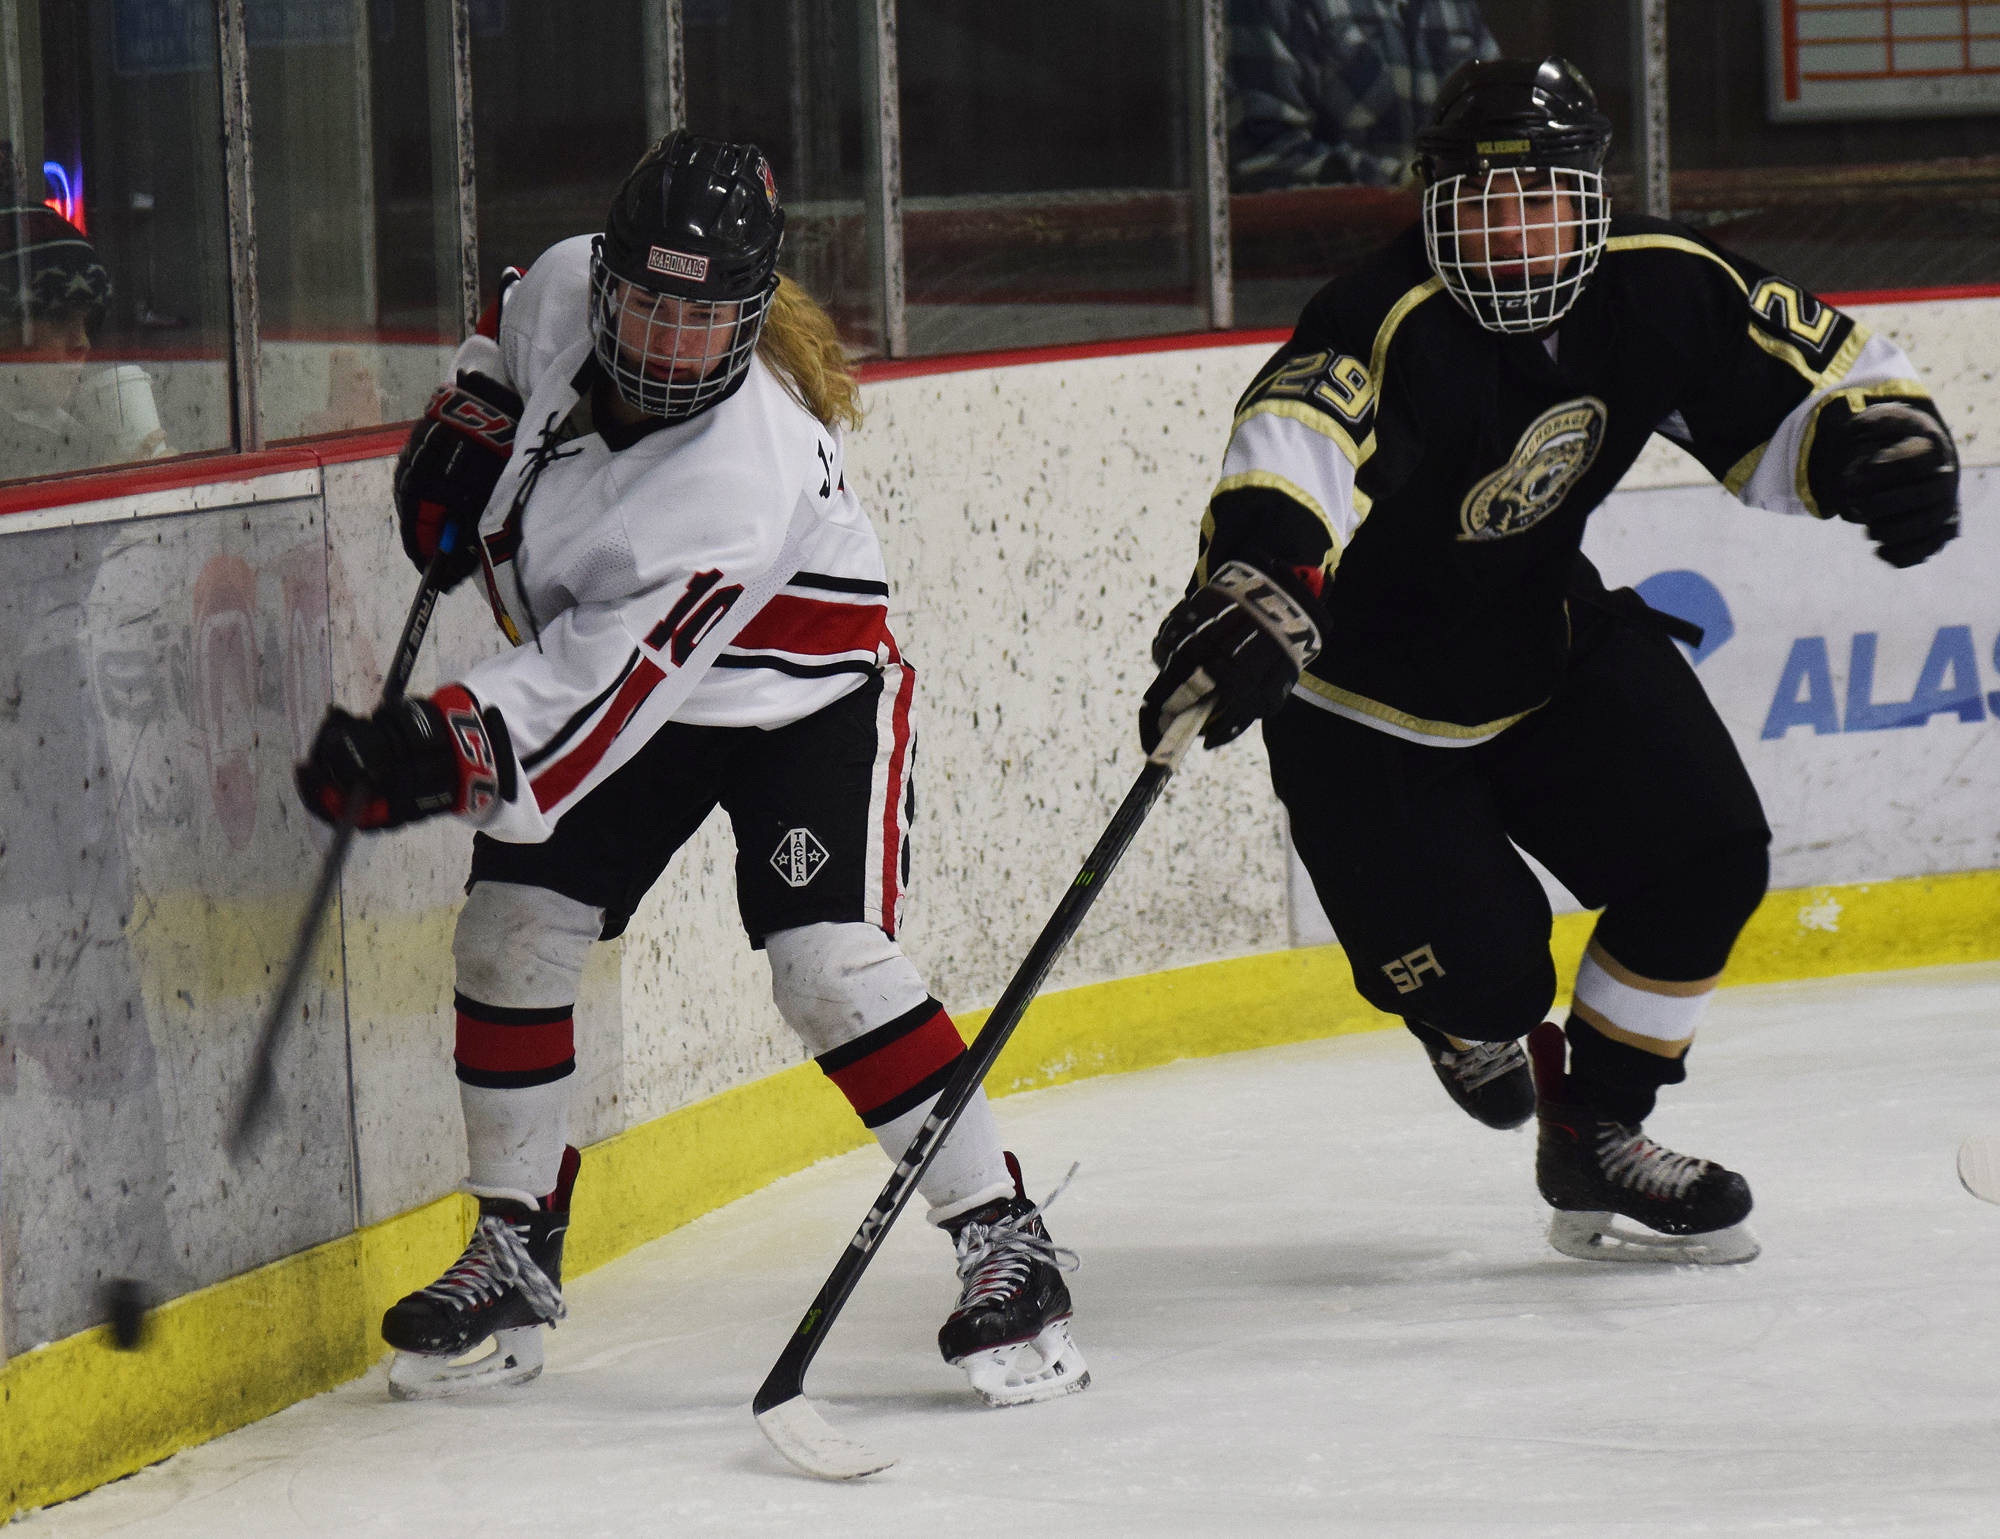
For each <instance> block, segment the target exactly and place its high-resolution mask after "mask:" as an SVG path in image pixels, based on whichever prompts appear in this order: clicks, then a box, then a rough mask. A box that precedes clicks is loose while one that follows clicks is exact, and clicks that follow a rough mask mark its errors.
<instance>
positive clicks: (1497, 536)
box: [1458, 396, 1610, 540]
mask: <svg viewBox="0 0 2000 1539" xmlns="http://www.w3.org/2000/svg"><path fill="white" fill-rule="evenodd" d="M1609 417H1610V413H1609V412H1608V411H1607V410H1606V408H1605V405H1604V403H1603V402H1602V401H1600V400H1598V399H1597V397H1595V396H1585V397H1584V398H1583V399H1582V400H1580V401H1565V402H1563V403H1562V405H1560V406H1555V407H1551V408H1550V409H1549V410H1548V411H1545V412H1543V413H1542V414H1541V416H1539V417H1537V418H1536V419H1535V420H1534V421H1533V422H1531V423H1529V424H1528V430H1527V431H1526V432H1525V433H1523V434H1522V435H1521V441H1520V442H1519V443H1517V444H1515V445H1514V453H1513V455H1512V457H1511V458H1509V459H1508V461H1507V463H1506V464H1505V465H1502V466H1501V467H1500V468H1499V469H1498V470H1496V471H1494V472H1493V474H1492V475H1490V476H1487V477H1486V478H1485V479H1484V480H1482V481H1481V482H1480V483H1479V484H1478V485H1477V486H1475V487H1473V489H1472V490H1471V491H1470V492H1468V493H1467V494H1466V497H1465V501H1464V502H1463V503H1461V504H1460V505H1459V510H1458V521H1459V536H1458V537H1459V538H1460V539H1461V540H1501V539H1505V538H1506V537H1507V536H1508V535H1510V534H1519V533H1521V531H1522V530H1524V529H1532V528H1534V527H1535V525H1537V524H1539V523H1540V522H1541V521H1542V520H1543V519H1545V518H1547V517H1548V516H1549V515H1550V514H1551V513H1553V512H1554V511H1555V510H1556V506H1557V504H1559V503H1560V502H1561V501H1562V500H1563V497H1564V496H1565V494H1567V493H1568V491H1569V489H1570V488H1571V487H1572V486H1575V485H1576V483H1577V482H1578V481H1580V480H1581V479H1582V478H1583V473H1584V472H1585V471H1587V470H1588V469H1590V466H1591V462H1592V461H1593V460H1595V459H1596V458H1597V451H1598V449H1599V448H1600V447H1601V446H1602V445H1603V443H1604V426H1605V423H1606V422H1607V421H1608V420H1609Z"/></svg>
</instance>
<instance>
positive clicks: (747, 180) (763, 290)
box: [591, 128, 785, 422]
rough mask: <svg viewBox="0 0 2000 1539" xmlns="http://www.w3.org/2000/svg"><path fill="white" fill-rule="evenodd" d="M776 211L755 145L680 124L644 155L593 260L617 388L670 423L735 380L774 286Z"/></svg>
mask: <svg viewBox="0 0 2000 1539" xmlns="http://www.w3.org/2000/svg"><path fill="white" fill-rule="evenodd" d="M784 235H785V211H784V209H783V207H781V206H780V204H779V202H778V186H777V183H776V182H775V181H774V180H773V179H772V176H771V166H770V162H769V161H767V160H766V159H765V158H764V155H763V152H762V151H761V150H759V149H758V148H757V146H756V145H754V144H732V143H729V142H727V141H725V140H721V139H705V138H702V137H701V136H700V135H698V134H692V133H689V132H688V131H687V130H686V129H684V128H680V129H675V130H674V132H672V133H671V134H669V135H667V137H666V138H664V139H662V140H660V141H659V142H658V143H657V144H655V145H654V146H653V147H652V148H651V149H649V150H647V151H646V153H645V155H644V156H643V157H641V159H640V161H639V163H638V165H636V166H634V167H633V168H632V171H631V173H630V174H629V175H628V176H627V177H626V178H625V180H624V182H623V183H622V184H621V185H620V186H619V188H618V191H617V193H616V194H615V195H614V196H613V197H612V200H611V211H610V213H609V215H608V216H607V217H606V219H605V222H604V234H603V235H602V236H601V237H599V239H598V242H597V247H596V253H595V257H594V259H593V261H592V263H591V291H592V303H591V330H592V334H593V337H594V340H595V343H596V349H597V356H598V360H599V362H600V363H602V364H603V366H604V368H605V370H606V372H607V373H608V374H609V375H610V377H611V380H612V383H613V385H614V386H615V387H616V389H617V391H618V393H619V395H620V396H621V397H623V398H624V400H625V401H626V402H627V403H628V404H629V405H631V406H633V407H634V408H636V409H637V410H639V411H643V412H645V413H646V414H647V415H648V416H656V417H665V418H666V419H667V420H668V421H670V422H678V421H681V420H684V419H685V418H688V417H691V416H693V415H695V413H697V412H700V411H704V410H706V409H707V408H708V407H710V406H713V405H715V404H716V403H717V402H718V401H721V400H722V399H724V398H725V397H727V396H728V395H730V394H731V393H733V392H734V391H735V390H736V388H737V387H738V386H739V385H741V384H742V382H743V377H744V375H745V374H746V373H747V371H748V370H749V367H750V359H751V356H752V354H753V353H754V351H755V349H756V345H757V336H758V334H759V332H760V331H761V330H762V329H763V324H764V316H765V313H766V312H767V311H768V309H769V308H770V303H771V296H772V294H773V293H774V292H776V290H777V286H778V251H779V248H780V247H781V246H782V245H783V243H784Z"/></svg>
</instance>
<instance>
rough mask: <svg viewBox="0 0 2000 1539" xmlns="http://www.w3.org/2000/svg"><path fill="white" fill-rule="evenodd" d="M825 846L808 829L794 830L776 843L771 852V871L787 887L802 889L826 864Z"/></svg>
mask: <svg viewBox="0 0 2000 1539" xmlns="http://www.w3.org/2000/svg"><path fill="white" fill-rule="evenodd" d="M826 861H827V855H826V846H825V845H823V844H821V843H820V842H819V840H818V839H816V838H815V837H814V836H813V831H812V830H811V829H810V828H795V829H793V830H791V831H790V832H789V833H787V834H786V835H785V837H784V838H783V839H781V840H779V841H778V847H777V848H776V849H775V850H773V851H772V852H771V869H772V870H773V871H775V872H777V873H778V875H779V876H781V877H783V878H784V879H785V885H786V886H787V887H803V886H805V884H806V883H807V882H810V881H811V880H812V879H813V878H814V877H816V876H818V875H819V868H820V867H821V866H823V865H825V864H826Z"/></svg>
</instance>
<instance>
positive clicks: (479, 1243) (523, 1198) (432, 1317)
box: [382, 1149, 579, 1400]
mask: <svg viewBox="0 0 2000 1539" xmlns="http://www.w3.org/2000/svg"><path fill="white" fill-rule="evenodd" d="M578 1158H579V1157H578V1155H577V1152H576V1150H575V1149H565V1150H564V1151H563V1158H562V1167H561V1172H560V1175H559V1178H558V1180H557V1182H556V1189H555V1190H554V1191H553V1192H551V1193H549V1195H548V1196H546V1197H543V1198H541V1199H540V1200H539V1201H537V1200H535V1199H533V1198H530V1197H528V1196H527V1194H526V1193H508V1194H506V1195H504V1196H500V1195H494V1194H491V1193H483V1194H481V1195H480V1198H479V1224H478V1227H477V1228H475V1229H474V1230H473V1232H472V1241H471V1243H470V1244H468V1245H467V1246H466V1247H465V1251H464V1253H463V1254H462V1255H460V1256H459V1258H458V1260H457V1261H455V1262H453V1263H452V1266H451V1268H450V1270H448V1271H447V1272H446V1273H445V1274H444V1276H442V1277H440V1278H439V1279H438V1280H437V1281H436V1282H434V1283H432V1284H431V1285H430V1286H429V1287H428V1288H422V1289H419V1290H418V1291H417V1292H415V1293H412V1294H410V1295H409V1296H408V1297H406V1298H404V1299H401V1300H400V1301H398V1302H397V1303H396V1304H394V1305H392V1306H391V1307H390V1309H389V1312H388V1313H387V1314H385V1315H384V1316H383V1317H382V1339H383V1340H384V1341H386V1342H388V1343H389V1345H390V1346H392V1347H394V1348H396V1357H395V1360H394V1361H393V1362H391V1363H390V1365H389V1393H390V1394H391V1395H394V1396H395V1397H396V1398H397V1399H398V1400H428V1399H435V1398H439V1397H441V1396H445V1395H462V1394H464V1393H466V1392H467V1391H469V1390H474V1389H484V1388H487V1387H489V1386H492V1385H497V1384H525V1383H526V1382H527V1381H528V1380H530V1379H532V1378H534V1377H535V1376H536V1375H538V1374H539V1373H540V1372H541V1371H542V1327H543V1326H545V1325H548V1326H553V1325H554V1324H555V1323H556V1321H558V1320H560V1319H562V1318H563V1316H564V1315H565V1314H566V1313H567V1312H568V1311H567V1309H566V1308H565V1307H564V1304H563V1297H562V1253H563V1236H564V1235H565V1234H567V1233H568V1232H569V1198H570V1191H571V1189H572V1188H573V1187H574V1186H575V1184H576V1170H577V1164H578ZM488 1338H491V1339H492V1342H493V1349H492V1350H491V1351H490V1352H487V1353H486V1354H484V1355H483V1356H480V1357H476V1358H473V1359H471V1360H470V1361H459V1359H463V1358H465V1356H466V1354H467V1353H469V1352H471V1351H472V1350H473V1349H474V1348H476V1347H478V1346H479V1345H480V1344H482V1343H483V1342H485V1341H486V1340H487V1339H488Z"/></svg>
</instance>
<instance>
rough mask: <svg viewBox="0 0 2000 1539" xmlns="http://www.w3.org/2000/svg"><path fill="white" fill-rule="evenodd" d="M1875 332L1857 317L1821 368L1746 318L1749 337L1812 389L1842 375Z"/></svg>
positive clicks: (1791, 345)
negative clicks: (1843, 339) (1814, 365)
mask: <svg viewBox="0 0 2000 1539" xmlns="http://www.w3.org/2000/svg"><path fill="white" fill-rule="evenodd" d="M1874 335H1875V333H1874V332H1872V331H1870V330H1869V329H1868V328H1867V327H1866V326H1864V325H1862V324H1861V323H1860V322H1859V321H1856V322H1855V323H1854V329H1853V330H1852V331H1850V332H1849V333H1848V334H1847V340H1846V341H1845V342H1843V343H1841V344H1840V351H1839V352H1837V353H1835V354H1834V355H1833V359H1832V361H1831V362H1829V363H1828V364H1827V366H1826V367H1825V368H1824V369H1815V368H1814V367H1813V366H1812V364H1811V363H1809V362H1808V361H1807V360H1806V355H1805V354H1804V353H1802V352H1800V351H1799V350H1798V348H1797V347H1795V346H1794V345H1793V344H1792V343H1790V342H1785V341H1781V340H1780V339H1779V338H1777V337H1773V336H1770V335H1768V334H1767V333H1766V332H1765V331H1764V330H1763V329H1762V328H1761V327H1759V326H1758V324H1757V323H1756V322H1755V321H1754V320H1753V321H1751V322H1750V340H1751V341H1752V342H1755V343H1756V344H1757V345H1758V346H1759V347H1761V348H1763V349H1764V351H1765V352H1767V353H1769V354H1770V355H1771V356H1772V357H1773V358H1775V359H1777V360H1778V361H1779V362H1780V363H1787V364H1790V365H1791V366H1792V367H1793V368H1794V369H1796V370H1797V371H1798V372H1799V374H1800V375H1801V376H1803V377H1804V379H1805V381H1806V383H1807V384H1809V385H1811V386H1812V387H1813V389H1815V390H1823V389H1825V388H1826V387H1827V386H1828V385H1830V384H1832V383H1833V382H1834V381H1835V380H1837V379H1844V378H1845V377H1846V375H1847V371H1848V370H1849V369H1851V368H1853V367H1854V360H1855V359H1857V358H1859V357H1860V356H1861V349H1862V348H1864V347H1866V346H1867V345H1868V339H1869V338H1870V337H1872V336H1874Z"/></svg>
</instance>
